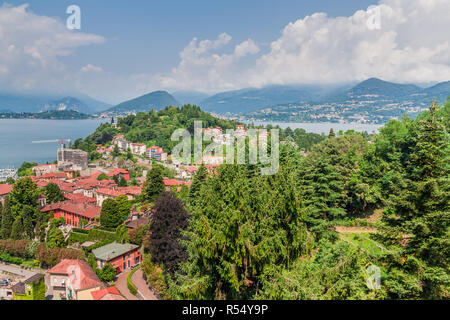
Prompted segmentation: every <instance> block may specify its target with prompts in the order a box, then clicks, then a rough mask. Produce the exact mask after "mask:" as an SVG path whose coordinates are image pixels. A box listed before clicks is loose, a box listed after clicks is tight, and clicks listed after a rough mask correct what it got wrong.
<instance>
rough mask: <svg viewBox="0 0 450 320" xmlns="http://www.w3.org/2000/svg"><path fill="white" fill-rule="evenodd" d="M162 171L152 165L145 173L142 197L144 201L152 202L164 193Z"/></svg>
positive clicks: (159, 167) (157, 166)
mask: <svg viewBox="0 0 450 320" xmlns="http://www.w3.org/2000/svg"><path fill="white" fill-rule="evenodd" d="M162 172H163V170H162V168H161V166H159V165H154V166H153V168H152V169H151V170H150V171H149V172H148V173H147V179H146V181H145V183H144V188H143V190H142V196H143V199H144V201H148V202H152V201H155V200H156V198H158V196H159V195H160V194H161V193H162V192H163V191H164V189H165V186H164V180H163V174H162Z"/></svg>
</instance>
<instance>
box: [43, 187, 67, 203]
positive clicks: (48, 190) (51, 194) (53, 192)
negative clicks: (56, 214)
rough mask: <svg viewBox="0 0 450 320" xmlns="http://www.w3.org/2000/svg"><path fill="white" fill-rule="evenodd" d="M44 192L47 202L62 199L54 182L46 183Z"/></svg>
mask: <svg viewBox="0 0 450 320" xmlns="http://www.w3.org/2000/svg"><path fill="white" fill-rule="evenodd" d="M44 193H45V196H46V197H47V203H56V202H60V201H63V200H64V195H63V194H62V192H61V189H60V188H59V186H58V185H57V184H56V183H53V182H51V183H49V184H48V185H46V186H45V191H44Z"/></svg>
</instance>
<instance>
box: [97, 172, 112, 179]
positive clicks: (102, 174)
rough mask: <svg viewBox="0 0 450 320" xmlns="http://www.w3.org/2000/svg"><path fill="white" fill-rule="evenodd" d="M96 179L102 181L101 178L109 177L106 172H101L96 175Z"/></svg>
mask: <svg viewBox="0 0 450 320" xmlns="http://www.w3.org/2000/svg"><path fill="white" fill-rule="evenodd" d="M97 180H98V181H102V180H109V177H108V175H107V174H106V173H101V174H100V175H99V176H98V177H97Z"/></svg>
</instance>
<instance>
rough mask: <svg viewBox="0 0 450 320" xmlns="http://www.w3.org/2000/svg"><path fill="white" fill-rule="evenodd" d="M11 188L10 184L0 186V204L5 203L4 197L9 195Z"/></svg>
mask: <svg viewBox="0 0 450 320" xmlns="http://www.w3.org/2000/svg"><path fill="white" fill-rule="evenodd" d="M12 188H13V186H12V185H10V184H0V202H2V203H3V202H4V201H5V197H6V196H7V195H9V194H10V193H11V191H12Z"/></svg>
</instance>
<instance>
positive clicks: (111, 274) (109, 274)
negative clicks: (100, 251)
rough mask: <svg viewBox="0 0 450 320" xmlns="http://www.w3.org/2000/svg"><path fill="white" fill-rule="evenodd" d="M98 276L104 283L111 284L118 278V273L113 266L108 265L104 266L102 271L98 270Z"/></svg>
mask: <svg viewBox="0 0 450 320" xmlns="http://www.w3.org/2000/svg"><path fill="white" fill-rule="evenodd" d="M97 275H98V277H99V278H100V280H102V281H104V282H111V281H114V279H115V278H116V276H117V271H116V269H115V268H114V266H113V265H111V264H109V263H107V264H105V265H104V266H103V268H102V269H100V270H98V272H97Z"/></svg>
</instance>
